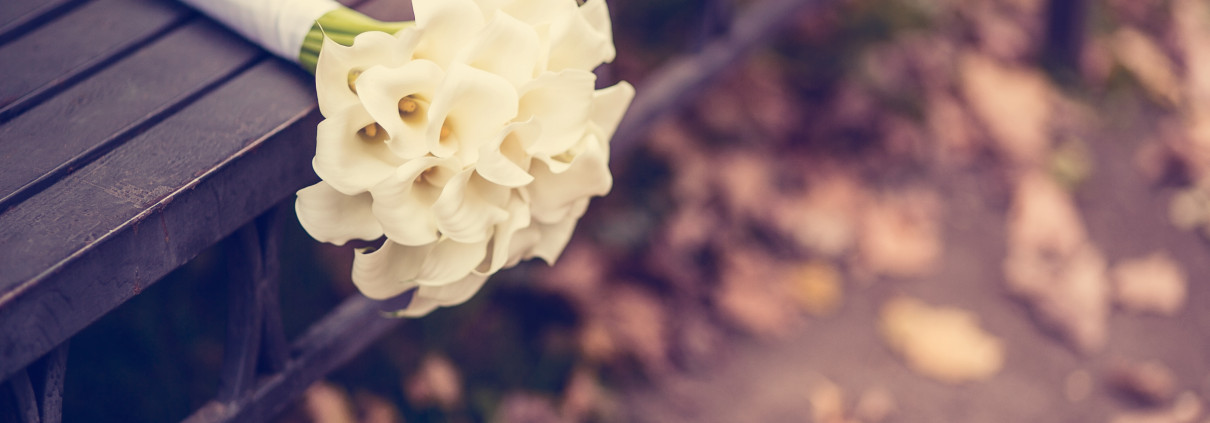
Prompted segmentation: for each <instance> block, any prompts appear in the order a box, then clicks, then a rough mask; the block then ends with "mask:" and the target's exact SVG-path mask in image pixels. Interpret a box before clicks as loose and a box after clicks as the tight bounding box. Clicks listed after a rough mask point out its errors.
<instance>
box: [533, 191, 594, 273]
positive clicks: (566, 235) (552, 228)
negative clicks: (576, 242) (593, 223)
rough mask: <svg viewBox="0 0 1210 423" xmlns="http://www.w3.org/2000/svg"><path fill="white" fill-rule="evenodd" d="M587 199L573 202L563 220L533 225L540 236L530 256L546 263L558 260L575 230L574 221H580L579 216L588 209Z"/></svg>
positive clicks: (553, 262)
mask: <svg viewBox="0 0 1210 423" xmlns="http://www.w3.org/2000/svg"><path fill="white" fill-rule="evenodd" d="M588 201H589V200H588V199H587V198H584V199H581V200H580V201H577V202H576V203H575V204H573V205H572V207H571V208H570V210H569V211H570V213H569V215H568V217H567V218H565V219H563V220H560V221H558V222H555V223H550V224H547V223H537V224H536V225H534V227H536V228H537V229H538V232H539V233H540V234H541V236H540V237H539V238H538V241H537V243H535V244H534V246H533V247H532V248H531V249H530V252H529V254H530V257H537V258H540V259H542V260H543V261H545V262H546V263H547V264H551V265H553V264H555V262H556V261H558V260H559V256H560V255H562V254H563V249H564V248H567V242H568V241H571V235H572V234H573V233H574V232H575V230H576V223H578V222H579V221H580V216H583V215H584V211H585V210H587V209H588Z"/></svg>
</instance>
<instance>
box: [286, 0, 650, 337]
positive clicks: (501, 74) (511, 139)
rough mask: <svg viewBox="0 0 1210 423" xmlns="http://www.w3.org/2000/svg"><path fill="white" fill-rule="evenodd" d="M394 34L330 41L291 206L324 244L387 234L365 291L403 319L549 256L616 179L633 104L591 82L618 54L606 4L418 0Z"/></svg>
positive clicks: (374, 254) (359, 270)
mask: <svg viewBox="0 0 1210 423" xmlns="http://www.w3.org/2000/svg"><path fill="white" fill-rule="evenodd" d="M413 7H414V9H415V14H416V25H415V26H414V27H407V28H405V29H403V30H400V31H399V32H397V33H396V34H395V35H388V34H384V33H377V34H376V35H370V33H366V34H362V35H358V36H357V37H356V38H354V40H353V46H352V47H342V46H339V45H335V43H330V42H325V44H324V45H323V48H322V50H320V51H319V54H318V59H317V63H316V78H317V82H316V85H317V92H319V97H320V105H321V110H320V111H321V112H322V113H323V115H324V117H325V118H326V119H325V120H324V121H323V122H322V123H321V124H320V126H319V129H318V133H317V147H316V157H315V160H314V162H313V164H314V167H315V171H316V173H317V174H319V176H320V177H321V178H322V179H323V180H324V182H321V183H319V184H317V185H315V186H312V187H309V188H306V189H303V190H301V191H299V196H298V201H297V202H296V209H297V213H298V216H299V221H300V222H301V223H302V224H303V227H304V228H305V229H306V230H307V231H308V232H309V233H311V235H312V236H314V237H315V238H316V239H317V240H320V241H325V242H333V243H337V244H342V243H345V242H348V241H350V240H352V239H367V240H375V239H379V238H383V237H385V240H383V242H382V245H381V247H379V248H377V249H362V250H359V251H358V253H357V254H356V255H355V259H354V267H353V281H354V283H355V284H356V285H357V287H358V289H359V290H361V292H362V293H363V294H364V295H366V296H367V297H370V298H374V299H388V298H392V297H395V296H398V295H402V294H407V293H409V292H410V295H411V302H410V303H409V305H408V306H407V307H406V308H405V309H403V310H400V311H399V312H398V313H397V314H398V315H401V316H422V315H425V314H427V313H429V312H431V311H433V310H434V309H436V308H438V307H444V306H450V305H455V304H459V303H462V302H464V301H466V300H467V299H469V298H470V297H471V296H473V295H474V293H475V292H477V291H478V290H479V288H480V287H482V285H483V284H484V283H485V281H486V280H487V278H488V277H489V276H491V275H492V274H494V273H496V272H497V271H500V270H501V269H504V268H508V267H511V266H514V265H516V264H517V263H519V262H520V261H522V260H526V259H530V258H540V259H542V260H545V261H546V262H548V263H551V264H553V263H554V262H555V261H556V260H557V259H558V258H559V255H560V254H561V253H562V252H563V249H564V248H565V247H566V245H567V243H568V242H569V240H570V239H571V236H572V233H573V232H574V230H575V227H576V224H577V222H578V221H579V219H580V217H581V216H583V215H584V212H585V210H586V209H587V207H588V204H589V202H590V200H591V198H592V197H595V196H602V195H605V194H607V193H608V192H609V190H610V189H611V188H612V184H613V177H612V175H611V174H610V172H609V139H610V137H611V136H612V135H613V133H614V131H615V130H616V128H617V125H618V122H619V121H620V120H621V119H622V116H623V115H624V114H625V111H626V108H627V107H628V105H629V104H630V101H631V99H632V98H633V97H634V88H633V87H631V86H630V84H627V83H625V82H622V83H619V84H617V85H614V86H612V87H609V88H604V89H600V90H594V85H595V83H596V76H595V75H594V74H593V73H592V72H591V71H592V69H593V68H595V67H596V66H598V65H600V64H601V63H602V62H606V61H609V60H612V59H613V57H614V54H615V52H614V48H613V35H612V32H611V30H610V22H609V11H608V9H607V7H606V5H605V1H604V0H588V1H587V2H586V3H584V4H583V5H582V6H577V5H576V2H575V1H573V0H414V1H413Z"/></svg>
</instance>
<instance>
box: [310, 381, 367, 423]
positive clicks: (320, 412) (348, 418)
mask: <svg viewBox="0 0 1210 423" xmlns="http://www.w3.org/2000/svg"><path fill="white" fill-rule="evenodd" d="M303 402H304V403H305V404H306V405H305V408H306V410H307V415H308V416H310V417H311V420H312V421H314V422H315V423H356V422H357V415H356V414H355V413H354V412H353V406H352V404H351V403H350V402H349V396H348V395H347V394H345V391H344V390H343V389H340V388H338V387H336V386H335V385H332V384H331V383H328V382H325V381H319V382H316V383H314V384H312V385H311V387H310V388H307V391H306V392H305V393H304V394H303Z"/></svg>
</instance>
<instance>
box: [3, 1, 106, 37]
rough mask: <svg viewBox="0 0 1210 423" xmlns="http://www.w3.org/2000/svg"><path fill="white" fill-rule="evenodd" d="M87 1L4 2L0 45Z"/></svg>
mask: <svg viewBox="0 0 1210 423" xmlns="http://www.w3.org/2000/svg"><path fill="white" fill-rule="evenodd" d="M84 1H86V0H4V3H3V4H0V44H3V43H5V42H7V41H9V40H12V39H13V38H16V37H19V36H21V35H22V34H23V33H25V32H26V31H29V30H31V29H32V28H35V27H37V26H38V25H41V24H43V23H45V22H47V21H49V20H51V19H54V18H55V17H57V16H59V15H60V14H62V13H63V12H66V11H67V10H70V9H71V8H72V7H75V6H77V5H79V4H81V3H84Z"/></svg>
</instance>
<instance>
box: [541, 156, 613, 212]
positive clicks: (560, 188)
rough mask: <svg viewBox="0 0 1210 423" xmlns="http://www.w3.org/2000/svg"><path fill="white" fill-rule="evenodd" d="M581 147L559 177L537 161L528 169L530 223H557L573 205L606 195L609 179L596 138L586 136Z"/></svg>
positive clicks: (546, 165)
mask: <svg viewBox="0 0 1210 423" xmlns="http://www.w3.org/2000/svg"><path fill="white" fill-rule="evenodd" d="M581 147H582V148H583V149H584V150H583V152H581V153H580V154H578V155H576V156H575V158H573V159H572V160H571V162H570V163H569V164H568V166H567V167H566V169H564V170H563V172H561V173H556V172H554V171H552V169H551V165H550V161H549V160H542V158H541V157H539V160H536V161H534V163H533V167H531V168H530V174H531V175H533V176H534V181H533V182H532V183H530V184H529V185H528V186H527V187H526V190H527V191H528V192H529V195H530V207H531V209H532V212H533V216H534V219H536V220H538V221H539V222H543V223H554V222H557V221H560V220H562V219H565V218H566V216H568V215H569V213H570V210H571V207H572V206H573V205H575V203H576V202H577V201H579V200H581V199H585V198H588V197H590V196H600V195H605V194H608V193H609V190H610V188H612V186H613V175H611V174H610V173H609V163H608V161H607V157H606V153H605V151H603V149H602V148H601V145H600V143H599V142H598V140H597V137H596V136H595V135H592V134H589V135H588V136H586V137H585V138H584V141H583V143H582V145H581Z"/></svg>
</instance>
